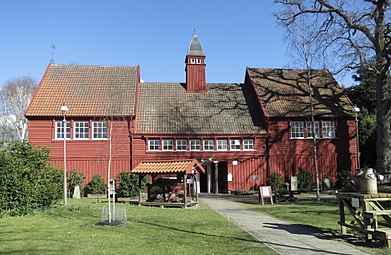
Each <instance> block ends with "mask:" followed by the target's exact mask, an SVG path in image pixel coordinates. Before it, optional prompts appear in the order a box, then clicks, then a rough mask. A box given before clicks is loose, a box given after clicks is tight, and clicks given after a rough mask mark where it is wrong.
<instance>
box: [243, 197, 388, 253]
mask: <svg viewBox="0 0 391 255" xmlns="http://www.w3.org/2000/svg"><path fill="white" fill-rule="evenodd" d="M312 197H313V196H312ZM256 202H257V201H256ZM246 205H247V206H248V207H249V208H251V209H253V210H255V211H259V212H264V213H267V214H269V215H271V216H274V217H276V218H279V219H282V220H286V221H289V222H292V223H296V224H301V225H305V226H310V227H315V228H318V229H319V230H321V231H324V232H329V233H332V234H333V235H335V239H339V238H338V237H340V226H339V225H338V223H337V222H338V221H339V211H338V202H337V200H336V199H335V197H331V196H329V195H327V196H326V197H323V198H321V200H320V201H316V198H311V199H308V198H303V197H302V198H300V197H299V199H298V200H297V201H296V202H294V203H279V204H274V205H270V204H267V205H264V206H259V204H255V203H254V201H246ZM345 214H346V216H347V217H346V221H353V217H351V216H350V215H349V216H348V214H349V213H348V212H346V213H345ZM348 231H349V229H348ZM351 233H352V234H354V235H355V236H356V237H355V238H347V239H342V240H344V241H347V242H349V243H351V244H353V245H355V246H357V248H360V249H361V250H365V251H366V252H368V254H384V255H391V249H389V248H382V247H380V246H381V244H379V243H373V244H367V243H365V240H364V238H363V237H362V236H358V234H357V233H356V232H351ZM357 237H358V238H357Z"/></svg>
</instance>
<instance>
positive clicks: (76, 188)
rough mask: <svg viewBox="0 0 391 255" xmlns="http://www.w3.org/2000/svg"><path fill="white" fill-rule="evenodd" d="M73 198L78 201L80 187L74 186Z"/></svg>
mask: <svg viewBox="0 0 391 255" xmlns="http://www.w3.org/2000/svg"><path fill="white" fill-rule="evenodd" d="M73 198H76V199H80V187H79V185H76V186H75V189H74V191H73Z"/></svg>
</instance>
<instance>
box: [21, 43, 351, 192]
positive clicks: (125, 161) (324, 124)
mask: <svg viewBox="0 0 391 255" xmlns="http://www.w3.org/2000/svg"><path fill="white" fill-rule="evenodd" d="M185 63H186V83H184V84H183V83H159V82H156V83H151V82H140V70H139V67H115V66H106V67H105V66H72V65H49V66H48V68H47V70H46V73H45V75H44V77H43V78H42V81H41V83H40V85H39V88H38V90H37V92H36V95H35V96H34V98H33V100H32V102H31V104H30V107H29V109H28V110H27V111H26V117H27V118H28V120H29V135H30V137H29V139H30V141H31V142H32V143H33V144H35V145H45V146H47V147H49V148H51V160H52V161H53V162H54V163H55V164H56V165H57V166H58V167H59V168H61V167H62V164H63V163H62V162H63V136H62V135H63V134H62V133H61V132H62V131H61V130H62V113H61V112H60V107H61V105H62V104H63V103H66V104H67V106H68V108H69V112H68V113H67V116H66V118H67V120H68V121H69V124H68V125H69V128H68V130H69V131H67V136H69V137H70V139H69V140H67V164H68V169H76V170H78V171H80V172H83V173H84V174H85V175H86V176H87V180H86V181H89V180H90V179H91V178H92V176H93V175H95V174H100V175H101V176H103V177H104V178H105V179H107V176H106V175H107V167H108V166H107V165H108V160H109V155H110V153H109V146H110V141H111V145H112V154H111V155H112V158H113V160H112V162H113V163H112V173H113V176H115V175H116V174H117V173H119V172H120V171H131V170H132V169H134V168H135V167H136V166H137V165H138V164H140V163H141V162H154V161H159V162H161V161H167V160H170V161H172V160H177V161H182V160H198V162H201V163H202V166H203V167H204V169H206V171H205V173H200V176H199V177H198V178H197V180H200V182H199V185H200V187H199V188H200V191H201V192H227V191H230V190H238V189H250V188H251V187H252V185H264V184H266V181H267V177H268V176H269V175H270V174H271V173H273V172H279V173H280V174H281V175H282V176H284V177H285V178H286V180H288V179H289V177H290V176H292V175H295V174H297V172H298V170H299V169H300V168H303V169H305V170H309V171H312V172H314V163H313V153H312V148H313V143H312V141H313V139H312V138H311V137H312V136H313V135H315V136H316V144H317V151H318V165H319V170H320V177H321V178H324V177H329V178H331V179H333V180H335V177H336V174H337V171H342V170H350V171H353V170H354V169H355V168H356V164H355V162H356V160H357V154H356V143H355V141H356V140H355V123H354V118H353V116H352V104H351V102H350V101H349V99H348V98H347V97H346V96H345V95H343V91H342V89H341V88H340V87H339V86H338V84H337V83H336V81H335V80H334V79H333V77H332V75H331V74H330V73H329V72H328V71H327V70H310V72H308V71H307V70H291V69H262V68H247V69H246V76H245V81H244V83H216V84H212V83H206V81H205V54H204V52H203V49H202V46H201V43H200V41H199V40H198V38H197V36H196V35H195V36H194V37H193V39H192V41H191V43H190V47H189V50H188V52H187V56H186V60H185ZM308 77H310V79H308ZM308 81H310V82H311V85H312V88H313V90H312V91H313V97H312V101H311V97H310V96H309V95H310V93H309V92H310V90H309V89H308V88H309V87H308ZM311 102H312V103H311ZM311 105H313V109H314V110H313V111H312V112H313V115H314V128H313V127H312V125H311V124H310V123H311V118H310V116H311V109H312V108H311ZM312 130H313V131H312Z"/></svg>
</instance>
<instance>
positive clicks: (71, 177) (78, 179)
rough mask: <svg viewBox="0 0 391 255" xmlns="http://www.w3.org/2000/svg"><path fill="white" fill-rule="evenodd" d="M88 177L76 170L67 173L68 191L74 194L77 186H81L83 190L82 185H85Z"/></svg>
mask: <svg viewBox="0 0 391 255" xmlns="http://www.w3.org/2000/svg"><path fill="white" fill-rule="evenodd" d="M85 179H86V177H85V176H84V174H83V173H79V172H78V171H76V170H75V169H73V170H70V171H67V183H68V189H69V190H70V191H71V192H72V191H73V190H74V189H75V187H76V186H79V187H80V188H81V185H82V184H83V182H84V180H85Z"/></svg>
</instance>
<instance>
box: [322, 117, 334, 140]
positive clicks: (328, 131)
mask: <svg viewBox="0 0 391 255" xmlns="http://www.w3.org/2000/svg"><path fill="white" fill-rule="evenodd" d="M322 137H323V138H326V139H327V138H335V122H334V121H322Z"/></svg>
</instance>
